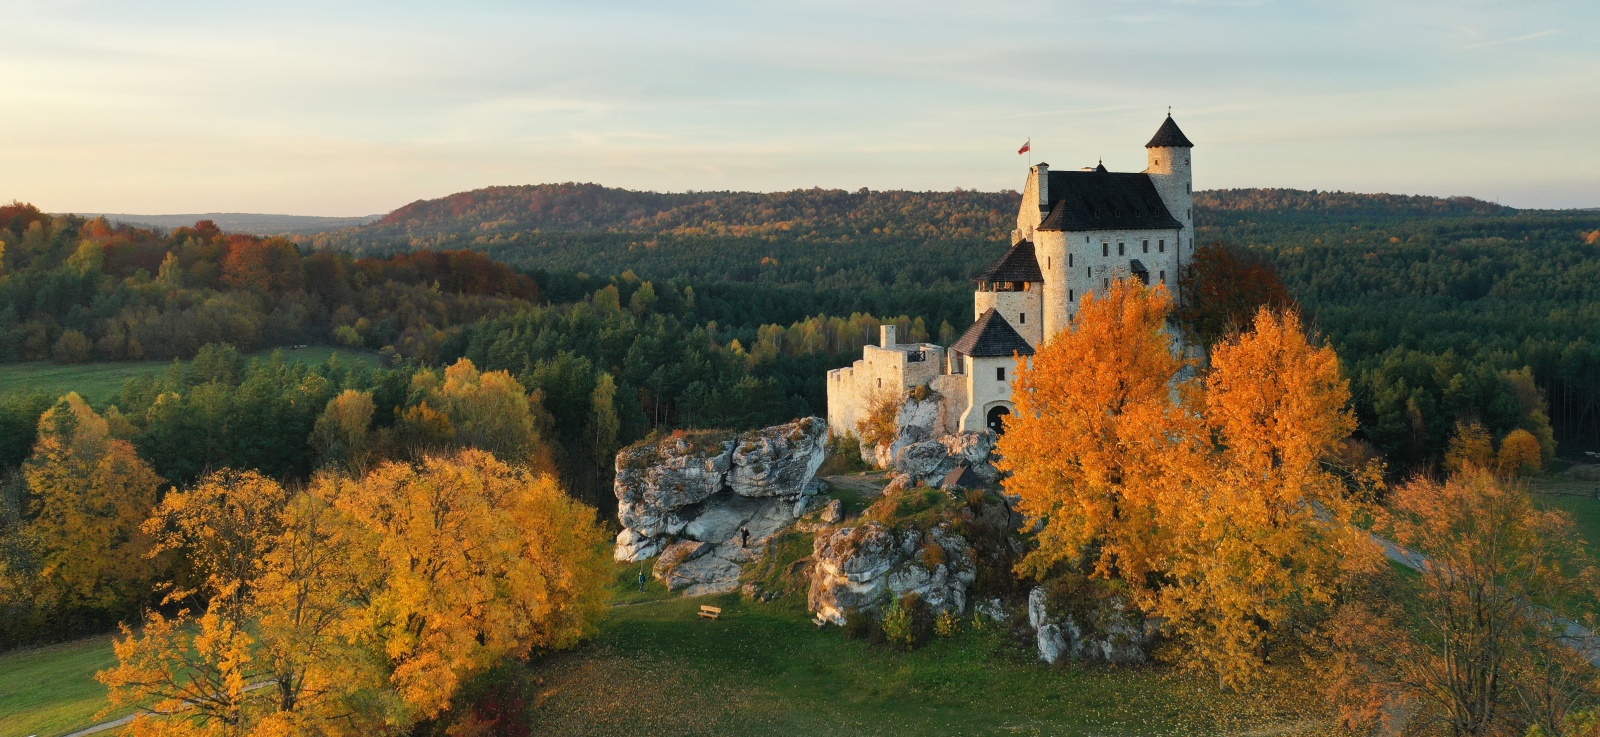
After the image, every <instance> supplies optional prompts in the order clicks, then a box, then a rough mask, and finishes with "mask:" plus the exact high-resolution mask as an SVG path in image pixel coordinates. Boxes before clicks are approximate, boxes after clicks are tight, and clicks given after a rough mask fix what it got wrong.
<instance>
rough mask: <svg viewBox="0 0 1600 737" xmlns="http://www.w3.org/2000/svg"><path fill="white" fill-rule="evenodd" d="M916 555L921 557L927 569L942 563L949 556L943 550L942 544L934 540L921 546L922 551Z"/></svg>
mask: <svg viewBox="0 0 1600 737" xmlns="http://www.w3.org/2000/svg"><path fill="white" fill-rule="evenodd" d="M917 557H918V558H920V559H922V564H923V565H925V566H927V567H928V570H933V569H935V568H938V567H939V566H941V565H944V563H945V561H947V560H948V559H949V556H948V555H947V554H946V553H945V551H944V546H943V545H940V544H939V543H935V542H930V543H928V544H927V545H924V546H922V552H921V553H920V554H918V556H917Z"/></svg>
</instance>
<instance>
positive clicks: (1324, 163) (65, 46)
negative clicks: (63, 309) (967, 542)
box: [0, 0, 1600, 215]
mask: <svg viewBox="0 0 1600 737" xmlns="http://www.w3.org/2000/svg"><path fill="white" fill-rule="evenodd" d="M0 18H4V19H5V20H4V22H3V23H0V30H3V32H0V200H4V201H9V200H11V199H13V198H16V199H21V200H24V201H31V202H34V203H35V204H37V205H39V206H40V207H42V208H44V209H46V210H49V211H54V212H62V211H77V212H129V213H145V214H160V213H187V212H215V211H237V212H272V213H291V214H303V215H365V214H370V213H381V212H387V211H389V210H392V209H394V208H396V207H398V206H400V205H403V204H405V203H407V202H410V201H413V200H416V199H422V198H431V197H439V196H442V195H447V194H450V193H452V192H458V191H462V190H467V189H474V188H478V187H483V186H488V185H495V184H533V183H541V182H560V181H592V182H599V183H601V184H606V185H610V186H618V187H627V188H632V189H653V190H670V191H682V190H718V189H735V190H762V191H770V190H784V189H793V188H797V187H811V186H821V187H838V188H845V189H856V188H859V187H863V186H865V187H871V188H873V189H951V188H955V187H965V188H969V189H983V190H998V189H1019V188H1021V186H1022V184H1023V180H1024V177H1025V174H1026V172H1025V168H1026V166H1027V159H1026V157H1019V156H1017V155H1016V153H1015V152H1016V149H1017V147H1018V146H1020V145H1021V144H1022V142H1023V140H1024V139H1027V138H1029V137H1030V136H1031V137H1032V139H1033V148H1034V158H1033V160H1034V161H1048V162H1050V163H1051V165H1052V166H1054V167H1057V168H1074V167H1079V166H1084V165H1092V164H1094V162H1095V161H1096V159H1097V158H1099V157H1104V159H1105V163H1106V166H1108V167H1109V168H1111V169H1113V170H1125V171H1138V170H1140V169H1142V168H1143V167H1144V150H1143V145H1144V143H1145V141H1147V140H1148V139H1149V137H1150V135H1151V134H1152V133H1154V131H1155V129H1156V127H1157V125H1159V124H1160V122H1161V118H1162V117H1163V116H1164V115H1165V113H1166V110H1167V106H1169V105H1170V106H1172V109H1173V114H1174V116H1175V117H1176V118H1177V120H1178V122H1179V124H1180V125H1181V126H1182V127H1183V129H1184V132H1185V133H1187V134H1188V136H1189V138H1190V139H1192V140H1193V141H1194V142H1195V144H1196V146H1197V148H1196V150H1195V153H1194V165H1195V186H1196V188H1216V187H1297V188H1304V189H1344V190H1354V191H1363V192H1376V191H1384V192H1397V193H1408V194H1409V193H1416V194H1431V195H1472V196H1475V197H1481V198H1485V199H1492V200H1496V201H1499V202H1504V203H1506V204H1509V205H1513V206H1518V207H1600V43H1597V32H1596V31H1597V29H1600V2H1597V1H1596V0H1562V1H1552V2H1545V1H1542V0H1505V1H1498V0H1276V1H1274V0H1238V1H1235V2H1224V1H1220V0H1186V1H1176V0H1083V1H1078V0H1072V1H1065V2H1031V1H1027V0H984V1H983V2H863V1H860V0H856V1H845V0H838V1H815V0H783V1H782V2H766V3H736V2H715V1H705V0H686V1H683V2H660V1H659V0H658V1H657V2H610V1H607V0H590V1H589V2H581V3H579V2H574V3H540V2H525V1H519V2H468V1H464V0H457V1H454V2H404V1H400V0H389V1H388V2H356V1H340V0H318V1H317V2H293V1H277V2H271V3H231V2H222V1H220V0H207V1H205V2H156V1H153V0H146V1H144V2H89V1H78V0H34V1H18V0H0Z"/></svg>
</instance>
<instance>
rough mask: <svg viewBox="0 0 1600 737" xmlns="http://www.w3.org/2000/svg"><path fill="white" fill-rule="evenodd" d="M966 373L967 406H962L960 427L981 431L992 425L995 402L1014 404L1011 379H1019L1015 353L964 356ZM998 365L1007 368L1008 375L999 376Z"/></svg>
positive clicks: (1007, 404) (965, 429)
mask: <svg viewBox="0 0 1600 737" xmlns="http://www.w3.org/2000/svg"><path fill="white" fill-rule="evenodd" d="M962 359H963V363H964V364H965V368H966V374H965V377H964V378H965V380H966V381H965V383H966V387H967V406H966V408H965V409H964V410H962V414H961V420H960V422H959V423H958V425H957V428H958V429H959V430H962V431H966V432H979V431H982V430H987V429H988V428H989V418H988V415H989V410H990V408H992V407H994V406H995V405H1002V404H1003V405H1005V406H1006V407H1007V408H1008V409H1011V408H1012V405H1011V382H1012V381H1014V380H1015V379H1016V373H1017V359H1015V358H1012V357H1009V356H1008V357H1004V358H1001V357H993V358H991V357H982V358H974V357H972V356H963V357H962ZM995 369H1004V370H1005V378H1003V379H1002V378H997V376H996V373H995Z"/></svg>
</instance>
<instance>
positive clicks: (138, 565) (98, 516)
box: [23, 394, 164, 607]
mask: <svg viewBox="0 0 1600 737" xmlns="http://www.w3.org/2000/svg"><path fill="white" fill-rule="evenodd" d="M23 474H24V478H25V479H26V480H27V483H28V491H29V493H30V494H31V497H32V499H31V504H30V512H31V516H32V519H31V520H30V521H29V523H28V524H27V528H26V530H25V531H24V534H25V535H26V536H27V537H28V538H30V539H32V540H35V541H36V542H37V544H38V546H39V558H40V561H39V562H40V568H39V572H38V582H37V585H36V587H35V590H36V591H37V593H38V596H39V598H40V599H41V601H40V603H42V604H45V605H47V606H49V605H64V606H80V605H81V606H94V607H118V606H126V605H128V604H135V605H136V604H137V602H139V601H140V600H141V599H143V598H144V597H145V595H146V593H145V592H146V591H147V590H148V587H149V580H150V578H151V576H152V575H153V574H154V573H155V568H156V562H155V561H153V560H151V559H150V558H148V557H147V556H146V555H145V554H146V552H148V551H149V550H150V548H151V544H152V541H151V538H150V537H149V536H148V535H146V534H145V533H144V532H143V531H142V529H141V524H142V523H143V522H144V519H145V517H147V516H149V514H150V509H151V508H152V507H153V506H155V502H156V492H157V490H158V489H159V488H160V487H161V485H162V484H163V483H164V480H163V479H162V478H161V477H160V476H158V475H156V472H155V470H154V469H152V468H151V467H150V464H149V463H146V462H145V461H144V460H143V459H141V458H140V457H139V455H138V453H137V452H136V451H135V450H134V448H133V445H132V444H130V443H128V442H127V441H126V440H119V439H116V438H114V437H112V436H111V434H110V427H109V425H108V423H107V422H106V420H105V419H104V418H102V417H101V416H100V415H98V414H96V413H95V411H94V410H93V409H92V408H90V407H89V405H88V404H86V403H85V402H84V401H83V399H82V398H81V397H79V396H78V395H77V394H68V395H67V396H65V397H63V398H62V399H61V401H59V402H57V403H56V405H55V406H54V407H52V408H51V409H50V410H49V411H48V412H46V413H45V414H44V415H43V416H41V417H40V418H39V436H38V440H37V441H36V443H35V444H34V448H33V455H32V456H30V457H29V458H28V460H27V461H26V463H25V464H24V467H23Z"/></svg>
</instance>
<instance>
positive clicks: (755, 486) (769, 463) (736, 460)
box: [727, 417, 828, 497]
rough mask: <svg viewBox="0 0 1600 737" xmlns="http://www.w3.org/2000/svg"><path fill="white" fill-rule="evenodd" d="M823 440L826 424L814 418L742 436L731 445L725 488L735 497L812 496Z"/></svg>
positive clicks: (825, 435)
mask: <svg viewBox="0 0 1600 737" xmlns="http://www.w3.org/2000/svg"><path fill="white" fill-rule="evenodd" d="M827 438H828V425H827V423H825V422H823V421H822V420H821V419H819V418H816V417H807V418H805V419H803V420H797V421H795V422H791V423H788V424H786V425H777V426H774V427H769V428H765V429H762V430H755V431H752V432H748V433H744V434H743V435H740V436H739V437H738V439H737V441H736V442H734V443H733V446H732V447H733V452H732V454H731V456H730V458H729V472H728V480H727V483H728V486H729V487H730V488H732V489H733V492H734V493H735V494H738V495H739V496H750V497H767V496H790V497H799V496H803V495H806V494H814V493H816V489H817V487H814V486H812V485H811V482H812V480H813V478H814V477H815V476H816V474H817V469H818V468H820V467H821V466H822V461H823V459H824V458H825V457H826V456H827V447H826V443H827Z"/></svg>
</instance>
